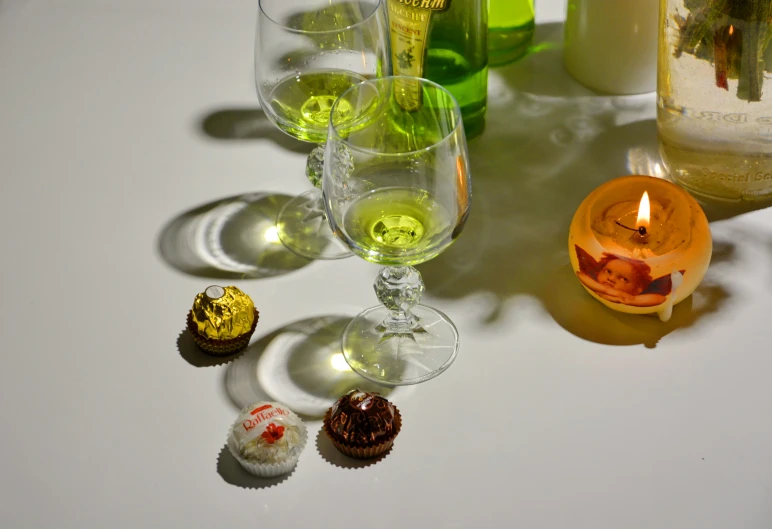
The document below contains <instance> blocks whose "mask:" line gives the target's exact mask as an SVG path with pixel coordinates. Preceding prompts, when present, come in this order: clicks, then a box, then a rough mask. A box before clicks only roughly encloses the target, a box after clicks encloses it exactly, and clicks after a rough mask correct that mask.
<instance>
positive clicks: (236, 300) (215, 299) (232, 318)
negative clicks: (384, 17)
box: [191, 286, 255, 340]
mask: <svg viewBox="0 0 772 529" xmlns="http://www.w3.org/2000/svg"><path fill="white" fill-rule="evenodd" d="M191 312H192V316H193V323H195V325H196V328H197V329H198V333H199V335H201V336H206V337H207V338H210V339H213V340H230V339H233V338H238V337H239V336H241V335H244V334H246V333H250V334H251V332H250V331H251V330H254V325H253V324H254V322H255V304H254V303H252V300H251V299H250V297H249V296H247V295H246V294H245V293H244V292H242V291H241V290H239V289H238V288H236V287H233V286H229V287H220V286H211V287H209V288H207V289H206V290H205V291H204V292H202V293H200V294H198V295H197V296H196V300H195V301H194V302H193V310H192V311H191Z"/></svg>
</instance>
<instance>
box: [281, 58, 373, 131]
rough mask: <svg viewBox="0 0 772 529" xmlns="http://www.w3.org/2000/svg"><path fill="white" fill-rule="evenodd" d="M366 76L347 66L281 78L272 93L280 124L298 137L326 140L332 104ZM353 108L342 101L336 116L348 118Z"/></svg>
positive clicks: (283, 128) (284, 129)
mask: <svg viewBox="0 0 772 529" xmlns="http://www.w3.org/2000/svg"><path fill="white" fill-rule="evenodd" d="M364 80H365V78H364V77H362V76H361V75H357V74H355V73H352V72H348V71H345V70H321V71H313V72H308V73H303V74H300V75H293V76H291V77H287V78H286V79H283V80H281V81H279V83H278V84H277V85H276V86H275V87H274V89H273V91H272V92H271V97H270V104H271V107H272V109H273V111H274V114H275V116H276V120H277V125H278V126H279V128H281V129H282V130H283V131H284V132H286V133H287V134H289V135H291V136H294V137H295V138H297V139H299V140H302V141H308V142H312V143H324V141H325V140H326V139H327V126H328V124H329V119H330V110H331V108H332V104H333V103H334V102H335V100H336V99H337V98H338V96H340V95H341V94H342V93H343V92H345V91H346V90H348V89H349V88H351V87H352V86H354V85H355V84H357V83H359V82H361V81H364ZM351 110H352V107H351V104H350V103H348V102H347V101H343V102H342V104H340V105H338V109H337V112H338V116H337V118H336V119H346V118H347V117H348V115H349V114H350V112H351Z"/></svg>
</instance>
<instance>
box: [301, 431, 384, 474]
mask: <svg viewBox="0 0 772 529" xmlns="http://www.w3.org/2000/svg"><path fill="white" fill-rule="evenodd" d="M393 449H394V447H393V446H392V447H391V448H389V449H388V450H386V452H384V453H383V454H381V455H379V456H378V457H374V458H372V459H355V458H353V457H348V456H347V455H344V454H342V453H341V452H340V450H338V449H337V448H335V445H334V444H332V441H330V439H329V438H328V437H327V435H326V434H325V433H324V430H323V429H322V428H320V429H319V433H318V434H317V436H316V450H317V451H318V452H319V455H320V456H322V459H324V460H325V461H327V462H328V463H330V464H331V465H335V466H336V467H341V468H348V469H357V468H365V467H370V466H373V465H375V464H376V463H378V462H380V461H382V460H383V459H384V458H386V457H388V455H389V454H391V451H392V450H393Z"/></svg>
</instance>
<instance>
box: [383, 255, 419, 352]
mask: <svg viewBox="0 0 772 529" xmlns="http://www.w3.org/2000/svg"><path fill="white" fill-rule="evenodd" d="M373 286H374V288H375V295H376V296H378V300H379V301H380V302H381V303H383V305H384V306H385V307H386V308H387V309H389V314H388V315H387V316H386V317H385V318H384V319H383V321H382V322H381V324H380V326H379V330H380V331H381V332H383V333H384V334H385V335H386V337H388V336H390V335H392V336H393V335H397V336H405V335H412V334H413V333H415V332H419V330H420V326H419V324H418V319H417V318H416V317H415V316H414V315H413V313H412V312H411V309H412V308H413V307H415V306H416V305H418V302H419V301H420V300H421V294H423V292H424V282H423V279H421V273H420V272H419V271H418V270H416V269H415V268H413V267H412V266H387V267H384V268H381V270H380V272H378V277H376V279H375V284H374V285H373Z"/></svg>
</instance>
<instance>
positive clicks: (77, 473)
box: [0, 0, 772, 529]
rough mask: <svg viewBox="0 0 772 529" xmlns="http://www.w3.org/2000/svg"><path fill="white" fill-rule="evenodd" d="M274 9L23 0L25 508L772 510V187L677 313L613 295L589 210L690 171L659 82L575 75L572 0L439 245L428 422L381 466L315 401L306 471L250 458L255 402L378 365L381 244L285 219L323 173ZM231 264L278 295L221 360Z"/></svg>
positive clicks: (17, 382)
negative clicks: (247, 415)
mask: <svg viewBox="0 0 772 529" xmlns="http://www.w3.org/2000/svg"><path fill="white" fill-rule="evenodd" d="M255 10H256V2H255V1H254V0H252V1H246V0H233V1H231V2H220V1H215V0H195V1H193V0H164V1H163V2H158V1H151V0H133V1H132V2H126V1H123V0H102V1H100V0H70V1H69V2H59V1H53V0H52V1H48V2H45V1H43V0H26V1H25V0H0V79H2V83H1V84H0V179H1V180H0V181H1V182H2V188H1V191H2V192H0V202H1V206H0V223H1V224H2V226H3V227H4V229H3V234H2V239H1V240H2V256H3V258H2V260H1V261H0V277H2V278H3V281H2V291H3V300H4V302H3V303H2V304H0V330H2V336H3V346H2V350H3V365H2V368H1V369H0V399H2V405H3V415H2V421H0V424H2V427H1V429H0V433H1V436H0V448H2V456H0V487H1V488H2V490H1V491H0V527H3V528H13V529H15V528H27V527H29V528H41V527H57V528H78V529H84V528H123V527H159V528H170V527H184V528H187V529H193V528H199V527H200V528H212V527H277V528H285V527H286V528H301V527H325V528H326V527H338V526H339V524H345V525H348V526H354V523H356V526H359V527H369V528H373V529H377V528H392V527H395V526H396V527H404V528H419V527H420V528H448V529H450V528H474V529H482V528H492V529H493V528H495V529H499V528H504V527H523V528H529V529H535V528H545V529H558V528H566V527H571V528H573V529H580V528H582V529H583V528H587V529H597V528H615V529H616V528H625V529H638V528H640V529H650V528H654V527H656V528H667V529H673V528H694V529H709V528H716V529H727V528H743V529H751V528H759V529H762V528H763V529H768V528H769V527H771V526H772V501H770V496H772V465H770V463H771V462H772V457H770V453H771V452H772V396H771V395H772V392H771V391H770V384H769V381H770V372H771V371H772V355H770V347H769V343H770V337H771V336H772V331H770V324H769V314H770V311H772V301H771V300H772V298H771V297H770V290H772V226H771V225H770V221H772V214H771V213H770V211H769V210H760V211H754V212H748V213H744V214H739V215H738V214H735V213H736V212H712V213H711V218H712V219H713V220H714V222H713V223H712V229H713V234H714V239H715V243H716V251H715V254H714V261H713V264H712V265H711V268H710V270H709V272H708V276H707V277H706V280H705V282H704V283H703V285H702V287H701V288H700V289H699V290H698V291H697V293H696V294H695V295H694V296H693V297H692V298H691V299H690V300H687V301H686V302H684V303H683V304H682V305H680V306H678V307H677V309H676V311H675V315H674V318H673V320H672V321H671V322H670V323H668V324H661V323H659V322H657V321H656V320H655V319H653V318H633V317H630V318H623V317H621V316H617V315H615V314H614V313H612V312H610V311H608V310H606V309H604V308H603V307H602V306H601V305H600V304H598V303H596V302H595V301H593V300H592V299H590V297H589V296H587V295H586V294H584V293H583V292H582V290H581V287H580V286H579V285H578V283H577V282H576V281H575V280H574V279H573V278H572V277H571V273H570V271H569V270H568V269H567V263H568V257H567V250H566V246H567V245H566V236H567V231H568V223H569V221H570V218H571V216H572V214H573V212H574V210H575V208H576V206H577V205H578V204H579V202H580V201H581V199H582V198H583V197H584V196H585V195H586V194H587V193H589V191H590V190H592V189H593V188H594V187H596V186H597V185H599V184H600V183H602V182H604V181H606V180H608V179H610V178H612V177H615V176H619V175H622V174H627V173H629V172H631V171H648V172H656V171H658V170H661V169H660V168H659V166H657V164H656V160H655V158H654V157H653V156H652V154H653V153H654V152H656V131H655V125H654V120H653V118H654V115H655V109H654V95H653V94H648V95H644V96H636V97H626V98H623V97H617V98H611V97H600V96H595V95H593V94H592V93H591V92H589V91H587V90H586V89H584V88H582V87H580V86H578V85H577V84H576V83H575V82H574V81H572V80H571V79H570V78H569V77H568V76H567V74H566V73H565V72H564V70H563V67H562V63H561V49H560V41H561V31H562V29H561V25H560V24H559V23H555V21H559V20H561V19H562V18H563V10H564V6H563V4H562V2H560V1H559V0H556V1H550V0H541V1H540V2H539V5H538V22H539V23H540V26H539V30H538V40H539V42H542V43H543V44H545V45H544V46H542V47H541V51H540V52H538V53H536V54H534V55H532V56H530V57H529V58H527V59H525V60H524V61H522V62H520V63H518V64H515V65H512V66H509V67H506V68H503V69H499V70H495V71H492V73H491V83H490V85H491V86H490V94H491V99H490V110H489V124H488V129H487V131H486V133H485V134H484V136H482V137H481V138H478V139H476V140H474V141H472V142H470V150H471V153H472V168H473V179H474V206H473V212H472V216H471V219H470V222H469V224H468V227H467V230H466V231H465V233H464V235H463V236H462V237H461V239H460V240H459V242H458V243H457V244H456V245H455V246H454V247H452V248H451V249H450V250H449V251H447V252H446V253H445V254H444V255H442V256H440V257H439V258H437V259H436V260H435V261H433V262H431V263H428V264H426V265H424V266H423V267H422V268H421V269H422V271H423V274H424V277H425V280H426V283H427V288H428V292H427V294H426V298H425V301H426V303H427V304H431V305H434V306H436V307H438V308H439V309H440V310H442V311H444V312H445V313H447V314H448V315H450V316H451V317H452V318H453V319H454V320H455V322H456V323H457V325H458V328H459V331H460V333H461V337H462V346H461V350H460V353H459V356H458V359H457V361H456V362H455V364H454V365H453V366H452V367H451V368H450V369H449V370H448V371H447V372H446V373H445V374H443V375H442V376H440V377H438V378H436V379H434V380H432V381H430V382H427V383H425V384H422V385H419V386H415V387H411V388H400V389H397V390H395V391H393V392H392V393H391V394H390V398H391V399H392V400H393V401H394V402H395V403H396V404H397V405H398V406H399V408H400V410H401V411H402V415H403V419H404V425H403V431H402V432H401V433H400V434H399V437H398V438H397V440H396V443H395V446H394V449H393V450H392V451H391V453H389V454H388V456H387V457H385V458H383V459H381V460H380V461H378V462H376V463H374V464H370V465H365V466H362V465H352V464H351V462H350V461H348V460H346V459H345V458H343V457H341V456H339V455H338V454H337V453H336V452H335V451H334V448H332V447H331V445H330V444H329V442H327V440H326V439H324V438H321V437H318V431H319V428H320V421H319V420H318V419H314V418H311V419H309V421H308V423H307V424H308V427H309V430H310V438H311V439H310V442H309V445H308V446H307V447H306V449H305V451H304V452H303V454H302V456H301V458H300V462H299V464H298V466H297V468H296V470H295V471H294V472H293V473H292V474H291V475H289V476H288V477H286V478H283V479H278V480H268V481H261V480H257V479H254V478H251V477H250V476H249V475H247V474H245V473H243V472H242V471H241V470H240V468H239V467H238V466H237V465H236V463H235V462H234V461H233V459H232V457H231V456H230V455H229V454H228V453H227V451H225V435H226V431H227V429H228V427H229V426H230V424H231V423H232V421H233V420H234V419H235V417H236V413H237V411H238V409H239V406H240V405H242V404H244V403H245V401H246V400H249V399H253V398H258V397H259V396H260V395H261V394H265V393H267V394H269V395H270V396H271V397H273V398H276V399H279V400H282V401H284V402H286V403H287V404H289V405H291V406H294V407H296V408H297V409H299V410H305V411H306V412H307V413H313V412H314V410H315V409H318V408H323V407H324V406H325V405H326V403H327V402H328V399H330V398H332V397H333V396H335V394H337V393H340V392H342V391H343V390H345V389H348V388H350V387H354V386H356V385H357V379H356V377H355V375H353V374H351V373H345V372H341V371H335V370H334V369H332V368H331V367H330V355H333V354H334V353H335V350H334V339H332V338H331V336H335V332H337V331H336V330H337V329H339V327H340V322H341V321H345V317H351V316H353V315H354V314H356V313H357V312H358V311H359V310H361V309H363V308H365V307H368V306H371V305H373V304H375V298H374V296H373V292H372V288H371V284H372V280H373V278H374V274H375V271H376V267H374V266H373V265H370V264H367V263H365V262H364V261H362V260H360V259H357V258H351V259H347V260H342V261H336V262H313V263H305V262H302V261H298V260H293V259H292V258H291V257H288V256H287V255H286V254H282V253H281V247H277V246H276V245H275V244H272V243H270V242H265V243H264V244H262V245H261V246H258V247H256V246H255V240H256V238H259V237H265V236H266V233H265V229H266V228H267V227H268V226H269V224H270V215H271V214H272V212H275V205H276V203H278V202H280V201H281V200H282V197H284V199H286V196H289V195H294V194H297V193H299V192H301V191H304V190H306V189H308V182H307V181H306V180H305V178H304V177H303V176H302V167H303V163H304V157H305V153H306V152H307V151H308V146H307V145H304V144H301V143H296V142H294V140H291V139H288V138H285V137H282V136H281V135H280V134H279V133H277V132H275V131H274V130H273V128H272V127H271V126H270V124H269V123H268V122H267V121H266V120H265V119H264V118H261V117H260V114H259V112H258V110H257V109H258V106H257V102H256V96H255V93H254V87H253V79H252V73H251V64H252V53H253V52H252V41H253V35H254V15H255ZM550 42H551V43H553V45H547V44H548V43H550ZM238 197H242V198H241V199H239V198H238ZM277 201H278V202H277ZM206 204H208V206H207V207H201V206H204V205H206ZM267 219H268V220H267ZM226 221H227V222H226ZM268 237H269V238H270V233H268ZM269 246H270V247H273V248H274V250H273V251H272V254H271V255H270V256H269V257H270V258H269V259H267V261H261V262H263V265H262V267H258V266H256V264H255V263H257V262H258V259H260V258H262V257H264V254H265V252H266V251H267V250H266V248H267V247H269ZM261 256H262V257H261ZM212 283H219V284H235V285H237V286H239V287H240V288H242V289H243V290H244V291H246V292H247V293H248V294H250V295H251V296H252V298H253V299H254V300H255V302H256V304H257V306H258V308H259V309H260V311H261V315H260V322H259V325H258V327H257V331H256V333H255V335H254V336H253V338H252V344H251V346H250V348H249V349H248V350H247V352H246V353H245V355H244V356H242V357H241V358H240V359H238V360H236V361H234V362H232V363H230V364H226V365H219V366H218V365H211V364H212V363H213V362H211V361H209V360H208V359H207V358H206V357H204V356H203V355H201V354H198V353H197V352H196V351H195V349H193V348H191V346H190V342H189V340H187V339H186V337H185V335H182V337H181V336H180V335H181V332H182V330H183V328H184V321H185V314H186V312H187V310H188V309H189V307H190V305H191V303H192V301H193V297H194V296H195V294H196V293H197V292H199V291H201V290H203V289H204V288H205V287H206V286H208V285H210V284H212ZM258 375H259V377H258ZM335 377H337V378H335Z"/></svg>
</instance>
